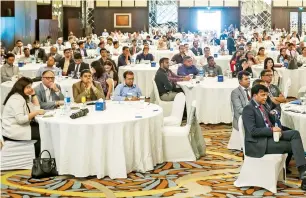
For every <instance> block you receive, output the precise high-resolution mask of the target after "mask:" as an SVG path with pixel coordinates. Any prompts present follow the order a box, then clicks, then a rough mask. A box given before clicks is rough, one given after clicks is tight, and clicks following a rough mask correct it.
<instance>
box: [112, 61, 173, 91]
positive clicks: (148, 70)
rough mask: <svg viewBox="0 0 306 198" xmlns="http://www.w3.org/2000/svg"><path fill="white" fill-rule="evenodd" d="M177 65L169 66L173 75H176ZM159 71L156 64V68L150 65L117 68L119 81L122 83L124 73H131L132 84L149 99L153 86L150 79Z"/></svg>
mask: <svg viewBox="0 0 306 198" xmlns="http://www.w3.org/2000/svg"><path fill="white" fill-rule="evenodd" d="M177 68H178V65H173V66H170V69H171V71H173V72H174V73H175V74H176V73H177ZM158 69H159V65H158V64H156V67H151V65H150V64H132V65H127V66H121V67H119V74H118V75H119V81H120V82H124V79H123V73H124V72H125V71H128V70H130V71H132V72H133V73H134V84H136V85H137V86H138V87H139V88H140V90H141V93H142V95H144V96H146V97H150V95H151V93H152V90H153V84H152V79H153V78H154V77H155V74H156V71H157V70H158Z"/></svg>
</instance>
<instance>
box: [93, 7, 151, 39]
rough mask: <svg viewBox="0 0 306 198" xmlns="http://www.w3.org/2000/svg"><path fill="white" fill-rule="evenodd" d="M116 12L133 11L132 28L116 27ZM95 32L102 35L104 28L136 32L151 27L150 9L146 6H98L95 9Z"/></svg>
mask: <svg viewBox="0 0 306 198" xmlns="http://www.w3.org/2000/svg"><path fill="white" fill-rule="evenodd" d="M114 13H131V14H132V28H114ZM94 18H95V34H97V35H101V34H102V32H103V30H104V29H107V31H114V30H115V29H117V30H120V31H122V32H135V31H141V30H143V29H146V30H147V31H148V29H149V10H148V7H145V8H134V7H130V8H101V7H96V8H95V10H94Z"/></svg>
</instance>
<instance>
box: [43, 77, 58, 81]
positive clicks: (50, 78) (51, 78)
mask: <svg viewBox="0 0 306 198" xmlns="http://www.w3.org/2000/svg"><path fill="white" fill-rule="evenodd" d="M43 78H45V79H47V80H53V79H54V78H55V77H43Z"/></svg>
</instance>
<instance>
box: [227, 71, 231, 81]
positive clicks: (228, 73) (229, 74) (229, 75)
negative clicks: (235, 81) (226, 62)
mask: <svg viewBox="0 0 306 198" xmlns="http://www.w3.org/2000/svg"><path fill="white" fill-rule="evenodd" d="M227 77H228V79H231V78H232V72H231V70H229V69H228V70H227Z"/></svg>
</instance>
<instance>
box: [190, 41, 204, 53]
mask: <svg viewBox="0 0 306 198" xmlns="http://www.w3.org/2000/svg"><path fill="white" fill-rule="evenodd" d="M191 51H192V52H193V53H194V55H196V56H202V55H203V51H202V48H200V47H199V42H198V41H193V47H192V48H191Z"/></svg>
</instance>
